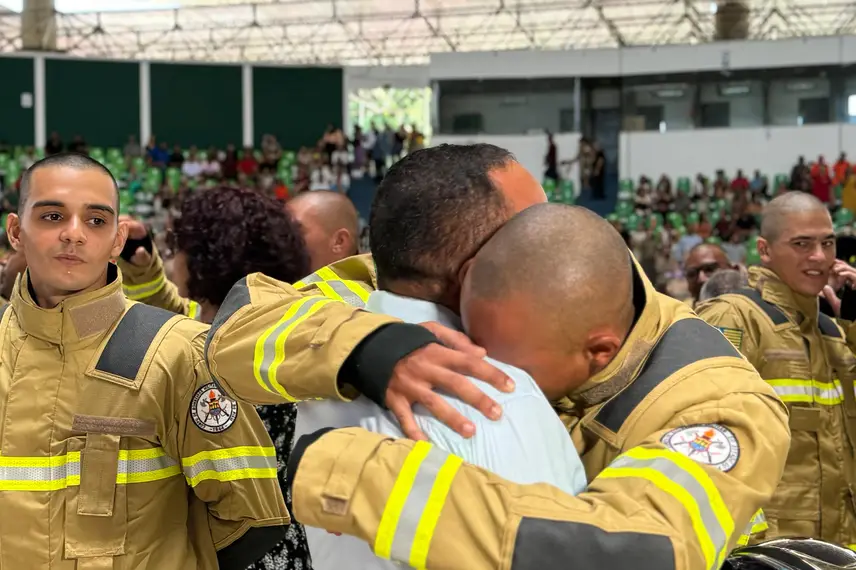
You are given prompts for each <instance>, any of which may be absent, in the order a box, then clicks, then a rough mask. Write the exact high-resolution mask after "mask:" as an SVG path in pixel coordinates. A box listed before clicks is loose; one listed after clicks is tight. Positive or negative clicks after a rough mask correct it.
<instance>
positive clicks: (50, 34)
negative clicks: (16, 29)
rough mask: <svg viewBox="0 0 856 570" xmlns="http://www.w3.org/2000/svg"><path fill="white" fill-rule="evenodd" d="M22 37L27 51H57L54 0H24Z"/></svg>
mask: <svg viewBox="0 0 856 570" xmlns="http://www.w3.org/2000/svg"><path fill="white" fill-rule="evenodd" d="M21 39H22V43H23V48H24V50H25V51H56V12H55V10H54V0H24V9H23V11H22V12H21Z"/></svg>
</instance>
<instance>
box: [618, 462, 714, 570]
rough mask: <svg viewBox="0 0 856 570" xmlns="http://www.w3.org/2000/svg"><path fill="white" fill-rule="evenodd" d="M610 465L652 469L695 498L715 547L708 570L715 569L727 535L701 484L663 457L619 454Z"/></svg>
mask: <svg viewBox="0 0 856 570" xmlns="http://www.w3.org/2000/svg"><path fill="white" fill-rule="evenodd" d="M612 467H615V468H620V467H630V468H635V469H638V468H648V469H653V470H655V471H658V472H660V473H662V474H663V475H665V476H666V477H668V478H669V479H671V480H672V481H673V482H674V483H676V484H678V485H680V486H681V487H682V488H683V489H684V490H685V491H686V492H687V493H689V494H690V495H691V496H692V498H693V499H694V500H695V502H696V505H698V510H699V513H701V520H702V522H703V523H704V528H705V529H706V530H707V533H708V536H709V537H710V541H711V542H712V543H713V547H714V549H715V553H714V566H712V567H711V568H710V569H709V570H717V568H716V565H715V564H716V560H717V559H718V558H719V553H720V552H721V551H722V549H723V548H725V545H726V544H727V542H728V535H727V534H726V532H725V529H724V528H722V526H720V524H719V520H718V519H717V518H716V513H715V512H714V510H713V506H712V505H711V504H710V499H708V496H707V492H705V490H704V488H703V487H702V486H701V484H699V482H698V481H696V479H695V478H694V477H693V476H692V475H690V474H689V473H687V472H686V471H684V470H683V469H681V468H680V467H678V465H677V464H675V463H672V462H671V461H669V460H668V459H663V458H657V459H636V458H633V457H627V456H621V457H619V458H618V459H616V460H615V461H614V462H612V463H611V464H610V468H612Z"/></svg>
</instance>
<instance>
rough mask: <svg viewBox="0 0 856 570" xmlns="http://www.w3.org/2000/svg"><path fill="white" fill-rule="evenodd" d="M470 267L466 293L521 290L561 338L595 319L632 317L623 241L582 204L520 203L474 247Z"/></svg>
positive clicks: (620, 322) (621, 321) (490, 296)
mask: <svg viewBox="0 0 856 570" xmlns="http://www.w3.org/2000/svg"><path fill="white" fill-rule="evenodd" d="M470 271H471V279H472V283H471V285H472V289H471V293H472V294H473V295H474V296H476V297H480V298H482V299H485V300H495V299H497V298H500V297H507V296H510V295H511V296H513V295H520V296H523V297H527V298H528V299H529V300H530V301H531V302H532V303H533V304H534V306H536V307H537V308H538V310H540V311H543V312H542V318H544V319H545V320H546V321H552V322H553V325H554V326H555V327H556V331H555V332H557V333H559V332H561V334H562V336H564V337H565V338H567V339H568V341H571V340H573V337H577V336H580V334H581V333H582V332H583V331H584V329H589V328H592V327H596V326H600V325H605V324H609V325H612V324H615V325H617V326H619V327H621V328H625V329H626V328H629V326H630V321H631V320H632V317H633V314H632V312H633V311H632V303H630V302H628V299H630V297H631V290H632V284H631V280H632V277H631V262H630V256H629V253H628V251H627V246H626V245H625V243H624V240H623V238H622V237H621V235H620V234H619V233H618V232H617V231H615V229H614V228H613V227H612V226H611V225H610V224H609V222H607V221H606V220H604V219H603V218H601V217H600V216H598V215H597V214H595V213H593V212H591V211H589V210H587V209H585V208H581V207H576V206H565V205H561V204H542V205H538V206H533V207H531V208H528V209H527V210H524V211H523V212H521V213H520V214H518V215H517V216H515V217H514V218H512V219H511V220H510V221H509V222H508V223H507V224H505V226H503V227H502V228H501V229H500V230H499V231H498V232H497V233H496V235H494V236H493V237H492V238H491V239H490V240H489V241H488V242H487V244H486V245H485V246H484V247H483V248H482V249H481V251H479V253H478V254H477V255H476V257H475V261H474V262H473V265H472V267H471V269H470Z"/></svg>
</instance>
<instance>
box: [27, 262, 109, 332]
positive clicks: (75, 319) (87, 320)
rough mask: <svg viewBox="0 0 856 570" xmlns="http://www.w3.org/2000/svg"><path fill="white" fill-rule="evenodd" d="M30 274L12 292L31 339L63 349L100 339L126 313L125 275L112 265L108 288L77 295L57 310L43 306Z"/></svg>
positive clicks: (57, 307)
mask: <svg viewBox="0 0 856 570" xmlns="http://www.w3.org/2000/svg"><path fill="white" fill-rule="evenodd" d="M29 279H30V272H29V270H27V271H25V272H24V273H23V274H22V275H21V276H20V277H18V282H17V283H16V284H15V290H14V291H13V292H12V300H11V304H12V309H13V310H14V311H15V315H16V316H17V317H18V323H19V325H20V327H21V329H23V331H24V332H25V333H26V334H28V335H31V336H34V337H36V338H39V339H41V340H44V341H47V342H49V343H52V344H57V345H60V346H66V345H72V344H77V343H80V342H82V341H86V340H92V339H95V338H97V335H99V334H103V333H104V332H105V331H107V330H109V329H110V328H111V327H112V326H113V325H114V324H115V322H116V321H117V320H118V319H119V317H121V316H122V314H123V313H124V312H125V294H124V292H123V291H122V275H121V273H120V272H119V269H118V268H117V267H116V266H115V265H114V264H112V263H111V264H110V266H109V267H108V269H107V285H106V286H105V287H102V288H101V289H98V290H97V291H91V292H89V293H82V294H80V295H74V296H72V297H69V298H68V299H66V300H64V301H63V302H62V303H60V304H59V305H57V306H56V307H54V308H53V309H43V308H41V307H39V306H38V305H37V304H36V302H35V301H34V300H33V297H32V295H31V294H30V281H29Z"/></svg>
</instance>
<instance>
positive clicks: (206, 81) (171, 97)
mask: <svg viewBox="0 0 856 570" xmlns="http://www.w3.org/2000/svg"><path fill="white" fill-rule="evenodd" d="M151 83H152V134H154V135H156V136H157V138H158V140H159V141H166V142H167V143H169V145H170V147H172V145H174V144H180V145H182V146H183V147H187V146H190V145H197V146H199V147H200V148H204V147H207V146H210V145H214V146H217V147H220V148H222V147H224V146H226V145H227V144H229V143H234V144H235V145H237V146H239V147H240V146H241V140H242V138H243V127H242V122H243V113H242V97H243V96H242V88H241V68H240V67H237V66H224V65H184V64H182V65H175V64H155V63H153V64H151Z"/></svg>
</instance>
